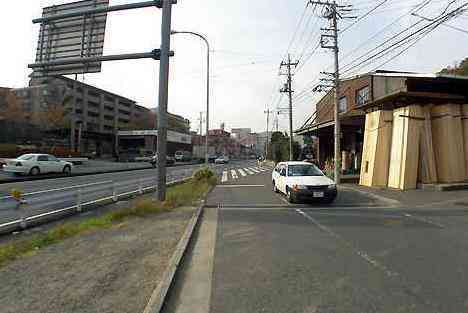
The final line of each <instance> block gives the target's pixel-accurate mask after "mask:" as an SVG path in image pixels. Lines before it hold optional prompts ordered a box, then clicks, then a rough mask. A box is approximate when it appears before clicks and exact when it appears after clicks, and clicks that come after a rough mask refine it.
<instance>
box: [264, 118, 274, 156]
mask: <svg viewBox="0 0 468 313" xmlns="http://www.w3.org/2000/svg"><path fill="white" fill-rule="evenodd" d="M264 113H265V114H266V115H267V124H266V146H265V160H267V158H268V145H269V142H270V133H269V129H270V127H269V126H270V113H273V111H272V110H270V109H267V110H266V111H264Z"/></svg>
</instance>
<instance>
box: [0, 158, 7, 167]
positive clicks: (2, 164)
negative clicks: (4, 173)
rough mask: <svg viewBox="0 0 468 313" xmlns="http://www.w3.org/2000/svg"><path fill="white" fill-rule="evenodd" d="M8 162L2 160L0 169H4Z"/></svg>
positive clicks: (0, 160)
mask: <svg viewBox="0 0 468 313" xmlns="http://www.w3.org/2000/svg"><path fill="white" fill-rule="evenodd" d="M7 162H8V160H7V159H0V168H3V167H4V166H5V165H7Z"/></svg>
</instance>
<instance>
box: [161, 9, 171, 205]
mask: <svg viewBox="0 0 468 313" xmlns="http://www.w3.org/2000/svg"><path fill="white" fill-rule="evenodd" d="M171 11H172V0H163V7H162V27H161V57H160V65H159V105H158V107H159V114H158V200H159V201H165V200H166V156H167V102H168V89H169V50H170V48H171Z"/></svg>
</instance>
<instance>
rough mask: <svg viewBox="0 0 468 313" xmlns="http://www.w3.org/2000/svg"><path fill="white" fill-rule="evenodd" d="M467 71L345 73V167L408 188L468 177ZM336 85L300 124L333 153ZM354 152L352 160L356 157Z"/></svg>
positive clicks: (322, 153) (321, 149)
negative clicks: (462, 73) (455, 73)
mask: <svg viewBox="0 0 468 313" xmlns="http://www.w3.org/2000/svg"><path fill="white" fill-rule="evenodd" d="M467 120H468V77H460V76H447V75H436V74H414V73H399V72H387V71H378V72H375V73H369V74H365V75H362V76H359V77H354V78H351V79H345V80H343V81H342V90H341V94H340V121H341V124H342V134H341V144H342V150H343V154H342V156H343V162H342V169H343V171H349V170H350V169H351V170H356V171H360V183H361V184H362V185H366V186H381V187H389V188H396V189H401V190H407V189H414V188H416V187H417V185H418V183H455V182H462V181H465V180H467V179H468V121H467ZM333 128H334V121H333V91H330V92H329V93H328V94H327V95H326V96H325V97H324V98H322V99H321V100H320V101H319V103H318V104H317V109H316V113H314V115H313V116H312V117H311V118H310V122H309V123H308V124H306V125H304V126H303V127H302V128H301V129H299V130H298V131H297V133H300V134H307V135H313V136H317V137H318V139H319V144H318V156H319V162H320V163H323V162H325V161H326V160H332V159H333ZM349 159H351V161H350V160H349Z"/></svg>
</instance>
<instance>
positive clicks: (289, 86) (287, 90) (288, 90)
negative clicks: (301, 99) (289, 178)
mask: <svg viewBox="0 0 468 313" xmlns="http://www.w3.org/2000/svg"><path fill="white" fill-rule="evenodd" d="M298 64H299V61H296V62H291V55H290V54H288V61H287V62H285V61H282V62H281V65H280V69H281V68H283V67H286V68H287V73H286V74H281V73H280V75H286V76H287V77H288V78H287V82H286V84H284V87H283V88H281V89H280V92H285V93H287V94H288V96H289V160H290V161H293V159H294V155H293V116H292V114H293V110H292V94H293V92H294V91H293V90H292V76H293V74H292V71H291V68H292V67H293V66H294V68H296V67H297V65H298Z"/></svg>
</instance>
